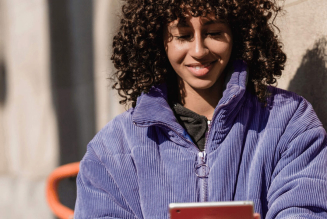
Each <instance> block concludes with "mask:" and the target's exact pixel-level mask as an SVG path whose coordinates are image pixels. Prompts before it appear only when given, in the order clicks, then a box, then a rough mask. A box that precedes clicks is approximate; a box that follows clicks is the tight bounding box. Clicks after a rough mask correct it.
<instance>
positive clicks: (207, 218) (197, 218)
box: [169, 201, 254, 219]
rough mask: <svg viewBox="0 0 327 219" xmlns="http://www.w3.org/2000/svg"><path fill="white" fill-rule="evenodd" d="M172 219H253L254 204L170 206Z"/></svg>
mask: <svg viewBox="0 0 327 219" xmlns="http://www.w3.org/2000/svg"><path fill="white" fill-rule="evenodd" d="M169 211H170V218H171V219H186V218H187V219H240V218H242V219H253V214H254V212H253V202H250V201H234V202H197V203H171V204H169Z"/></svg>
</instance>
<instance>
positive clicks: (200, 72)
mask: <svg viewBox="0 0 327 219" xmlns="http://www.w3.org/2000/svg"><path fill="white" fill-rule="evenodd" d="M215 62H216V61H213V62H209V63H206V64H201V63H194V64H189V65H186V67H187V69H188V70H189V71H190V72H191V73H192V74H193V75H194V76H196V77H201V76H205V75H206V74H207V73H208V72H209V71H210V70H211V68H212V66H213V64H214V63H215Z"/></svg>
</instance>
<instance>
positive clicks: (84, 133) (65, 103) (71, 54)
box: [48, 0, 96, 209]
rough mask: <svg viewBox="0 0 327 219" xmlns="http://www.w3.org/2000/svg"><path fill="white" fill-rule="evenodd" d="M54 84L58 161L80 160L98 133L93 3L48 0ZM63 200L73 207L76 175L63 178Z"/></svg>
mask: <svg viewBox="0 0 327 219" xmlns="http://www.w3.org/2000/svg"><path fill="white" fill-rule="evenodd" d="M48 10H49V26H50V43H51V45H50V48H51V54H50V55H51V70H50V71H51V86H52V96H53V103H54V106H55V111H56V118H57V124H58V135H59V136H58V137H59V147H60V148H59V159H60V160H59V164H60V165H63V164H67V163H71V162H76V161H80V160H81V159H82V157H83V155H84V154H85V152H86V146H87V144H88V143H89V141H90V140H91V139H92V138H93V137H94V135H95V127H96V126H95V125H96V124H95V108H94V107H95V104H94V99H95V98H94V78H93V35H92V33H93V5H92V1H89V0H69V1H67V0H56V1H53V0H48ZM58 193H59V198H60V201H61V202H62V203H63V204H64V205H66V206H68V207H69V208H72V209H74V206H75V200H76V182H75V179H67V180H63V181H61V183H60V184H59V187H58Z"/></svg>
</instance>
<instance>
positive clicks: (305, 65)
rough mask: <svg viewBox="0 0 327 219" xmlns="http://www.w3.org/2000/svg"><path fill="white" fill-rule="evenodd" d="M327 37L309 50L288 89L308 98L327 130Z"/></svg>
mask: <svg viewBox="0 0 327 219" xmlns="http://www.w3.org/2000/svg"><path fill="white" fill-rule="evenodd" d="M326 86H327V38H326V37H323V38H320V39H319V40H317V41H316V42H315V44H314V46H313V49H310V50H307V52H306V54H305V55H304V56H303V58H302V62H301V65H300V67H299V68H298V70H297V71H296V74H295V76H294V78H293V80H292V81H291V82H290V85H289V87H288V90H290V91H293V92H295V93H297V94H299V95H301V96H303V97H304V98H306V99H307V100H308V101H309V102H310V103H311V104H312V106H313V108H314V110H315V111H316V113H317V115H318V117H319V119H320V120H321V122H322V123H323V125H324V128H325V129H326V130H327V89H326Z"/></svg>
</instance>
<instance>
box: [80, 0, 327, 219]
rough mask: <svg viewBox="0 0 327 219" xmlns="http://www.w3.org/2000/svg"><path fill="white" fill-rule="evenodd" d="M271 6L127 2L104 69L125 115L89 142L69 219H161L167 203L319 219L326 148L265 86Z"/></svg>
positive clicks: (314, 127) (278, 69) (313, 125)
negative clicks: (244, 203) (250, 205)
mask: <svg viewBox="0 0 327 219" xmlns="http://www.w3.org/2000/svg"><path fill="white" fill-rule="evenodd" d="M278 10H279V8H278V7H277V6H276V5H275V3H274V1H271V0H196V1H194V0H127V2H126V4H125V6H124V7H123V19H122V20H121V28H120V31H119V32H118V34H117V35H116V36H115V38H114V43H113V49H114V53H113V56H112V60H113V62H114V64H115V67H116V69H117V72H116V73H115V80H116V83H115V85H114V88H116V89H117V90H118V92H119V94H120V95H121V96H122V97H124V99H123V101H121V103H123V104H126V103H131V104H132V108H130V109H129V110H128V111H127V112H125V113H123V114H121V115H119V116H118V117H116V118H115V119H114V120H112V121H111V122H109V123H108V125H107V126H106V127H104V128H103V129H102V130H101V131H100V132H99V133H98V134H97V135H96V136H95V138H94V139H93V140H92V141H91V142H90V144H89V145H88V150H87V152H86V155H85V157H84V158H83V160H82V162H81V168H80V172H79V175H78V179H77V185H78V196H77V202H76V207H75V218H151V219H153V218H168V217H169V215H168V204H169V203H172V202H206V201H230V200H249V201H253V202H254V205H255V206H254V207H255V212H258V213H259V214H260V215H261V217H262V218H312V219H313V218H315V219H316V218H327V213H326V212H327V168H326V166H327V149H326V145H327V137H326V132H325V130H324V129H323V127H322V124H321V123H320V121H319V120H318V118H317V116H316V114H315V113H314V111H313V109H312V107H311V105H310V104H309V103H308V102H307V101H306V100H305V99H303V98H302V97H300V96H297V95H296V94H294V93H291V92H288V91H284V90H281V89H278V88H275V87H273V86H270V85H271V84H274V83H275V82H276V79H275V78H276V77H277V76H280V75H281V73H282V70H283V68H284V63H285V61H286V56H285V54H284V53H283V51H282V49H281V48H282V46H281V44H280V42H279V41H278V38H277V36H276V35H275V34H274V31H273V29H274V25H273V24H272V22H273V20H274V19H273V17H274V16H275V14H276V13H277V12H278Z"/></svg>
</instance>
